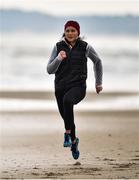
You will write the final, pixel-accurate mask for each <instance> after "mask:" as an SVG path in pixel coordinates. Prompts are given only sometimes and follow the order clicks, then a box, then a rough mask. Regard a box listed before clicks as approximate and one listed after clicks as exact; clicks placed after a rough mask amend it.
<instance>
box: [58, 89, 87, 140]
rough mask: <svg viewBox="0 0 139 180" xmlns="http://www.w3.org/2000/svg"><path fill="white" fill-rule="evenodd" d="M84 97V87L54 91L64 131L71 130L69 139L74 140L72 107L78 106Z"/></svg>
mask: <svg viewBox="0 0 139 180" xmlns="http://www.w3.org/2000/svg"><path fill="white" fill-rule="evenodd" d="M85 95H86V87H85V86H80V87H72V88H70V89H62V90H55V96H56V100H57V105H58V109H59V112H60V114H61V116H62V118H63V120H64V124H65V129H66V130H71V139H72V141H73V140H74V139H75V137H76V136H75V124H74V112H73V105H75V104H78V103H79V102H80V101H81V100H82V99H83V98H84V97H85Z"/></svg>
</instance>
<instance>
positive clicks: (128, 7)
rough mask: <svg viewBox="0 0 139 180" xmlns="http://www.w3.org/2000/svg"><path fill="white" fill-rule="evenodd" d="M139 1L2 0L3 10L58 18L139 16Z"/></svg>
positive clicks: (0, 1)
mask: <svg viewBox="0 0 139 180" xmlns="http://www.w3.org/2000/svg"><path fill="white" fill-rule="evenodd" d="M138 3H139V1H138V0H97V1H96V0H20V1H19V0H6V1H3V0H0V7H1V8H18V9H24V10H29V11H32V10H36V11H41V12H44V13H47V14H48V13H49V14H52V15H56V16H61V15H64V16H66V15H67V16H68V15H92V14H120V15H121V14H139V11H138V8H137V6H138Z"/></svg>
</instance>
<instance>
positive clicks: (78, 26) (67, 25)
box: [64, 21, 80, 35]
mask: <svg viewBox="0 0 139 180" xmlns="http://www.w3.org/2000/svg"><path fill="white" fill-rule="evenodd" d="M69 26H72V27H74V28H75V29H76V30H77V31H78V35H80V25H79V23H78V22H77V21H68V22H66V24H65V26H64V30H65V29H66V28H67V27H69Z"/></svg>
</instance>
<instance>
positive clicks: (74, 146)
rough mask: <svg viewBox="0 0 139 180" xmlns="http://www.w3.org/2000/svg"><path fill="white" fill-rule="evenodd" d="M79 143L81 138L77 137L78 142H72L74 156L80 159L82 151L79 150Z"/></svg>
mask: <svg viewBox="0 0 139 180" xmlns="http://www.w3.org/2000/svg"><path fill="white" fill-rule="evenodd" d="M78 144H79V138H76V143H75V144H72V146H71V151H72V156H73V158H74V159H78V158H79V155H80V152H79V150H78Z"/></svg>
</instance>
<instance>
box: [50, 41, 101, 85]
mask: <svg viewBox="0 0 139 180" xmlns="http://www.w3.org/2000/svg"><path fill="white" fill-rule="evenodd" d="M86 57H89V58H90V59H91V60H92V62H93V64H94V74H95V80H96V85H102V75H103V68H102V62H101V59H100V58H99V56H98V55H97V53H96V51H95V50H94V48H93V47H92V46H91V45H89V44H88V45H87V47H86ZM61 62H62V60H61V59H60V57H59V56H58V55H57V47H56V45H55V46H54V48H53V50H52V53H51V56H50V59H49V61H48V64H47V72H48V73H49V74H55V73H56V71H57V70H58V67H59V66H60V64H61Z"/></svg>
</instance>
